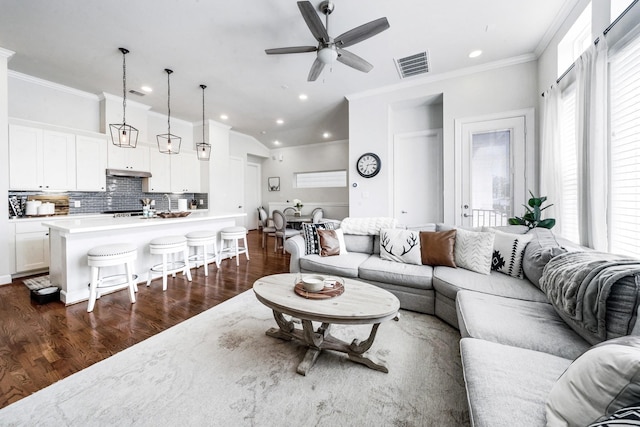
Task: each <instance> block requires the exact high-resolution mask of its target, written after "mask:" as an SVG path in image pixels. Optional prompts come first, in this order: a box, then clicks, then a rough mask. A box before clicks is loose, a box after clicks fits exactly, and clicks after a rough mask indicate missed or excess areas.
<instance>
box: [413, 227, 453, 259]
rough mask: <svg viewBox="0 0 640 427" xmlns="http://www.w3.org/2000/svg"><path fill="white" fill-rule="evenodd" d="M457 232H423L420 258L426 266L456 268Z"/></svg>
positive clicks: (421, 234) (421, 233)
mask: <svg viewBox="0 0 640 427" xmlns="http://www.w3.org/2000/svg"><path fill="white" fill-rule="evenodd" d="M455 245H456V230H449V231H421V232H420V257H421V260H422V264H425V265H445V266H447V267H455V266H456V262H455Z"/></svg>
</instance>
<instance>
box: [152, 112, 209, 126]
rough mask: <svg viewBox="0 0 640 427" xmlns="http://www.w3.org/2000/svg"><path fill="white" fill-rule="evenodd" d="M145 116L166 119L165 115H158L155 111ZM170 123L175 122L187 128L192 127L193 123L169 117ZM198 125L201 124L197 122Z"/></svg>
mask: <svg viewBox="0 0 640 427" xmlns="http://www.w3.org/2000/svg"><path fill="white" fill-rule="evenodd" d="M147 114H149V115H150V116H155V117H158V118H162V119H166V118H167V115H166V114H162V113H158V112H157V111H149V112H148V113H147ZM171 122H177V123H180V124H182V125H187V126H191V127H193V126H194V122H190V121H188V120H184V119H178V118H177V117H173V116H171ZM198 123H200V124H202V123H201V122H198Z"/></svg>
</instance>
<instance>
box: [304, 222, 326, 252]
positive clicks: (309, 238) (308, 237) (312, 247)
mask: <svg viewBox="0 0 640 427" xmlns="http://www.w3.org/2000/svg"><path fill="white" fill-rule="evenodd" d="M319 229H322V230H333V224H332V223H326V224H325V223H319V224H308V223H303V224H302V237H304V249H305V255H309V254H317V253H319V252H320V242H319V239H318V231H317V230H319Z"/></svg>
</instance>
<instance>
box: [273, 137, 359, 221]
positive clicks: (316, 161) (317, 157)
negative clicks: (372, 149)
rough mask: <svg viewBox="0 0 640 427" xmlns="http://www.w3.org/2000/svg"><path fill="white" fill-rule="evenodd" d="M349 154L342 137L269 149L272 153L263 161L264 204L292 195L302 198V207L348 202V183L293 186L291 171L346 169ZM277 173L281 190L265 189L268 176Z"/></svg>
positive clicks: (279, 201) (290, 197)
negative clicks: (313, 186) (327, 185)
mask: <svg viewBox="0 0 640 427" xmlns="http://www.w3.org/2000/svg"><path fill="white" fill-rule="evenodd" d="M348 155H349V142H348V141H345V140H343V141H334V142H323V143H318V144H310V145H303V146H297V147H289V148H280V149H275V150H271V157H269V158H268V159H266V160H264V161H263V163H262V182H263V184H262V187H263V189H264V190H263V193H262V195H263V197H262V203H263V205H264V206H268V205H269V204H270V203H287V200H293V199H300V200H302V202H303V204H304V205H305V208H310V207H311V205H312V204H313V203H316V204H318V205H320V204H322V203H325V202H330V203H332V204H347V203H348V202H349V192H348V187H342V188H295V187H294V174H295V173H296V172H319V171H330V170H348V167H349V163H348ZM281 158H282V160H280V159H281ZM276 176H277V177H280V191H268V190H267V179H268V177H276ZM347 185H349V184H348V182H347Z"/></svg>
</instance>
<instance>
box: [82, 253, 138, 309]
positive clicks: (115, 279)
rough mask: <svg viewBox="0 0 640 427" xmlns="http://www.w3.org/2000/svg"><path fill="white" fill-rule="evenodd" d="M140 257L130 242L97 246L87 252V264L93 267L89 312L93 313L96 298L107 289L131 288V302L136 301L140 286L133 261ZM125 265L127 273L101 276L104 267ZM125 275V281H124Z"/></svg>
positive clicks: (110, 290)
mask: <svg viewBox="0 0 640 427" xmlns="http://www.w3.org/2000/svg"><path fill="white" fill-rule="evenodd" d="M137 257H138V251H137V248H136V247H135V246H134V245H132V244H130V243H114V244H110V245H102V246H96V247H95V248H91V249H89V252H87V264H88V265H89V267H91V283H90V284H89V305H88V306H87V312H89V313H91V312H92V311H93V307H94V306H95V304H96V300H97V299H98V298H100V297H101V296H102V294H103V293H105V291H108V292H112V291H116V290H118V289H124V288H129V299H130V300H131V303H132V304H133V303H135V302H136V294H135V293H136V292H137V291H138V286H137V285H136V282H135V279H136V278H137V277H138V276H136V275H135V274H133V261H135V260H136V258H137ZM122 264H124V266H125V271H126V273H125V274H114V275H111V276H105V277H100V269H101V268H102V267H112V266H117V265H122ZM123 277H124V279H125V280H124V281H122V279H123Z"/></svg>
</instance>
